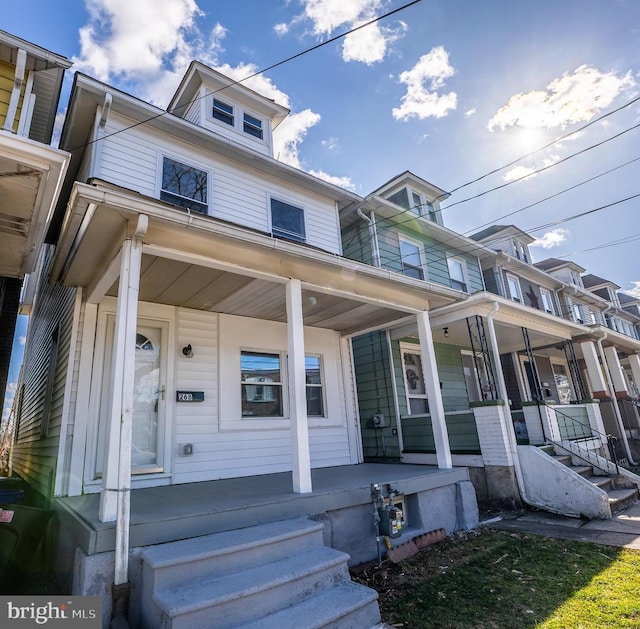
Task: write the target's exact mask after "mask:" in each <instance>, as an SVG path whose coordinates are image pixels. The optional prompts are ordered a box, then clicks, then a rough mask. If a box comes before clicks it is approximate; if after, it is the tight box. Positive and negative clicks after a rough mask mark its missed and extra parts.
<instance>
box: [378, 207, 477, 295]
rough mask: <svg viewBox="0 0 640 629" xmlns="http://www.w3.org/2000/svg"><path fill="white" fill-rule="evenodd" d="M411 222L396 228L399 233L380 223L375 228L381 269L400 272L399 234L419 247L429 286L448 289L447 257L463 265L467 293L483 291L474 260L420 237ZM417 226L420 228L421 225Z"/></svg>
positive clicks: (388, 222) (442, 244)
mask: <svg viewBox="0 0 640 629" xmlns="http://www.w3.org/2000/svg"><path fill="white" fill-rule="evenodd" d="M414 220H415V221H416V222H417V220H418V219H411V218H408V219H407V222H406V223H404V224H403V225H401V226H400V229H399V228H398V226H397V225H396V224H394V223H391V222H390V221H382V222H381V223H380V224H378V227H377V229H378V248H379V250H380V261H381V265H382V266H383V267H384V268H386V269H389V270H390V271H397V272H402V262H401V258H400V245H399V234H401V235H404V236H406V237H407V238H410V239H411V240H415V241H417V242H421V243H422V244H423V247H424V257H425V263H426V266H427V273H428V278H426V279H428V280H429V281H430V282H434V283H436V284H442V285H443V286H449V287H450V286H451V279H450V277H449V267H448V266H447V256H455V257H457V258H461V259H463V260H464V261H465V263H466V267H467V276H468V279H469V285H468V287H467V288H468V292H469V293H475V292H477V291H481V290H484V285H483V281H482V272H481V270H480V266H479V265H478V260H477V258H475V257H474V256H470V255H468V254H466V253H464V252H460V251H458V250H456V249H455V248H454V247H451V246H447V244H445V243H441V242H439V241H437V240H435V239H433V238H431V237H429V236H427V235H425V234H422V233H420V232H419V231H418V229H417V226H416V227H414V228H413V229H412V223H413V221H414ZM420 225H422V221H421V222H420ZM448 244H450V243H448Z"/></svg>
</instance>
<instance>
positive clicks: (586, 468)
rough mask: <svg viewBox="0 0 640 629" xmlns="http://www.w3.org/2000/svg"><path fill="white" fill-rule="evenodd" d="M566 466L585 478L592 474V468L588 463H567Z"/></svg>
mask: <svg viewBox="0 0 640 629" xmlns="http://www.w3.org/2000/svg"><path fill="white" fill-rule="evenodd" d="M567 467H568V468H569V469H570V470H572V471H574V472H575V473H576V474H580V476H584V477H585V478H586V477H587V476H592V475H593V468H592V467H591V466H590V465H567Z"/></svg>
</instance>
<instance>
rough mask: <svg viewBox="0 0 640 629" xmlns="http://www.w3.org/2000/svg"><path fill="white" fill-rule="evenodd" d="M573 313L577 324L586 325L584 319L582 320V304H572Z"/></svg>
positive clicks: (573, 302)
mask: <svg viewBox="0 0 640 629" xmlns="http://www.w3.org/2000/svg"><path fill="white" fill-rule="evenodd" d="M571 313H572V315H573V320H574V321H575V322H576V323H584V319H583V318H582V308H581V307H580V304H577V303H576V302H575V301H572V302H571Z"/></svg>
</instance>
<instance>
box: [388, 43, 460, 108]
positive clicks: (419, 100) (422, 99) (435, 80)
mask: <svg viewBox="0 0 640 629" xmlns="http://www.w3.org/2000/svg"><path fill="white" fill-rule="evenodd" d="M454 74H455V70H454V68H453V67H452V66H451V65H450V64H449V54H448V53H447V51H446V50H445V49H444V48H443V47H442V46H438V47H436V48H433V49H432V50H431V51H429V52H428V53H427V54H426V55H422V57H420V59H419V60H418V63H416V65H415V66H413V68H411V70H406V71H405V72H403V73H402V74H400V82H401V83H404V84H406V86H407V93H406V94H405V95H404V96H403V97H402V103H401V105H400V107H395V108H394V109H393V112H392V113H393V117H394V118H395V119H396V120H409V119H410V118H413V117H416V118H420V119H424V118H429V117H435V118H442V117H443V116H446V115H447V113H448V112H449V110H450V109H455V108H456V106H457V99H458V97H457V94H456V93H455V92H449V93H448V94H443V95H440V94H438V90H439V89H440V88H442V87H443V86H444V84H445V81H446V79H448V78H450V77H452V76H453V75H454Z"/></svg>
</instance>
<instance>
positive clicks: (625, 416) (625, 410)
mask: <svg viewBox="0 0 640 629" xmlns="http://www.w3.org/2000/svg"><path fill="white" fill-rule="evenodd" d="M620 402H622V404H621V405H620V415H621V417H622V425H623V426H624V427H625V429H626V430H628V431H629V433H630V434H631V435H634V431H635V433H636V434H637V433H638V429H639V428H640V425H639V422H640V402H638V400H620Z"/></svg>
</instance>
